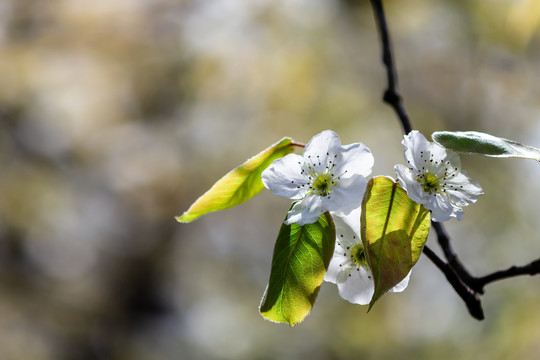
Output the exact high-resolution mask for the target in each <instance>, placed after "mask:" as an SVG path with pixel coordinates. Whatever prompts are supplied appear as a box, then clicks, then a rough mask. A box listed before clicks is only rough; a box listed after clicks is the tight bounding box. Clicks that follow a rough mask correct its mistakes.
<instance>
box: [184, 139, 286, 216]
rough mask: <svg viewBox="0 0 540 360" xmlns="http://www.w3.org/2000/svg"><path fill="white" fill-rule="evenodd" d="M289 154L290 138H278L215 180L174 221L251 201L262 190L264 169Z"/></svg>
mask: <svg viewBox="0 0 540 360" xmlns="http://www.w3.org/2000/svg"><path fill="white" fill-rule="evenodd" d="M292 151H293V145H292V139H291V138H287V137H285V138H283V139H281V140H280V141H278V142H277V143H275V144H274V145H272V146H270V147H269V148H267V149H266V150H264V151H262V152H260V153H259V154H257V155H255V156H253V157H252V158H250V159H248V160H247V161H246V162H244V163H243V164H242V165H240V166H238V167H237V168H235V169H233V170H232V171H230V172H229V173H228V174H227V175H225V176H224V177H222V178H221V179H219V180H218V181H217V182H216V183H215V184H214V185H213V186H212V187H211V188H210V190H208V191H207V192H206V193H204V194H203V195H202V196H201V197H200V198H198V199H197V201H195V202H194V203H193V205H191V206H190V208H189V209H188V210H187V211H186V212H185V213H183V214H182V216H177V217H176V220H177V221H179V222H183V223H187V222H191V221H193V220H195V219H197V218H199V217H201V216H203V215H205V214H208V213H210V212H213V211H218V210H223V209H228V208H231V207H233V206H236V205H238V204H240V203H242V202H244V201H246V200H248V199H250V198H252V197H253V196H255V195H256V194H257V193H258V192H259V191H261V190H262V189H263V188H264V185H263V183H262V180H261V173H262V172H263V171H264V169H266V168H267V167H268V166H269V165H270V164H271V163H272V162H273V161H274V160H276V159H279V158H281V157H283V156H285V155H287V154H290V153H291V152H292Z"/></svg>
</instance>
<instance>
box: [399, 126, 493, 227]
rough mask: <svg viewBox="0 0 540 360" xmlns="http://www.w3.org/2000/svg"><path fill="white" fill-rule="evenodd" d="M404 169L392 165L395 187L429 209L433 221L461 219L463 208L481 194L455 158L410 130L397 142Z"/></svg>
mask: <svg viewBox="0 0 540 360" xmlns="http://www.w3.org/2000/svg"><path fill="white" fill-rule="evenodd" d="M401 143H402V144H403V148H404V152H405V160H406V161H407V166H404V165H396V166H394V170H395V171H396V174H397V177H398V181H399V184H400V185H401V186H402V187H403V188H404V189H405V190H406V191H407V195H409V197H410V198H411V200H413V201H415V202H417V203H418V204H422V205H424V207H425V208H426V209H428V210H431V213H432V219H433V221H446V220H449V219H450V218H451V217H456V218H458V220H461V219H462V218H463V209H462V208H461V206H466V205H469V204H471V203H474V202H476V199H477V198H478V196H480V195H482V194H483V193H484V191H483V190H482V188H481V187H480V185H479V184H478V182H477V181H475V180H471V179H470V178H469V177H468V176H467V173H466V172H465V171H462V170H461V161H460V160H459V156H458V155H457V154H456V153H455V152H453V151H451V150H446V149H445V148H443V147H442V146H440V145H438V144H436V143H431V142H429V141H427V140H426V138H425V137H424V135H422V134H420V133H419V132H418V131H416V130H415V131H411V132H410V133H409V134H408V135H405V138H404V139H403V141H402V142H401Z"/></svg>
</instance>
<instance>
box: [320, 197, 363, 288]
mask: <svg viewBox="0 0 540 360" xmlns="http://www.w3.org/2000/svg"><path fill="white" fill-rule="evenodd" d="M361 212H362V209H361V208H358V209H355V210H353V211H351V212H350V213H349V215H346V216H341V215H338V214H336V213H333V212H331V213H330V214H331V215H332V220H333V221H334V226H335V228H336V245H335V247H334V256H333V257H332V259H331V260H330V265H328V270H327V271H326V274H325V276H324V280H325V281H328V282H331V283H334V284H337V278H338V274H339V273H340V272H342V271H343V270H344V268H343V266H340V265H343V264H344V261H345V259H346V257H345V253H346V252H347V250H346V249H347V247H349V248H351V247H353V246H354V245H356V244H357V243H360V242H362V239H361V238H360V215H361Z"/></svg>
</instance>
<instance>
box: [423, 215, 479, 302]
mask: <svg viewBox="0 0 540 360" xmlns="http://www.w3.org/2000/svg"><path fill="white" fill-rule="evenodd" d="M431 226H432V227H433V228H434V229H435V232H436V233H437V240H438V242H439V245H440V246H441V249H442V250H443V253H444V257H445V258H446V261H448V264H450V266H451V267H452V268H453V269H454V271H455V272H456V273H457V274H458V275H459V277H460V278H461V280H463V282H465V283H466V284H467V285H468V286H469V287H470V288H471V289H473V290H474V291H476V292H477V293H479V294H483V293H484V289H483V288H482V287H481V286H480V287H479V286H478V284H477V279H476V278H475V277H474V276H472V275H471V274H470V273H469V271H467V269H465V266H463V264H462V263H461V261H460V260H459V258H458V256H457V254H456V253H455V252H454V249H453V248H452V245H451V244H450V238H449V237H448V235H447V234H446V231H445V230H444V227H443V226H442V224H441V223H439V222H435V221H432V222H431Z"/></svg>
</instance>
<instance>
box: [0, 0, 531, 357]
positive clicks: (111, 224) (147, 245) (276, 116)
mask: <svg viewBox="0 0 540 360" xmlns="http://www.w3.org/2000/svg"><path fill="white" fill-rule="evenodd" d="M385 4H386V8H387V17H388V22H389V25H390V30H391V33H392V36H393V42H394V49H395V56H396V61H397V65H398V72H399V80H400V90H401V93H402V95H403V97H404V99H405V105H406V107H407V110H408V112H409V115H410V117H411V120H412V123H413V127H414V128H416V129H418V130H420V131H421V132H423V133H424V134H425V135H426V136H428V137H429V135H430V134H431V132H432V131H435V130H477V131H484V132H488V133H491V134H494V135H497V136H501V137H505V138H509V139H513V140H517V141H520V142H523V143H525V144H529V145H536V146H540V101H539V99H540V82H539V81H538V80H539V77H540V36H539V35H540V30H539V23H540V4H539V3H538V1H535V0H516V1H503V0H489V1H486V0H466V1H465V0H463V1H443V0H409V1H397V0H394V1H386V2H385ZM385 84H386V78H385V74H384V71H383V68H382V65H381V62H380V49H379V42H378V35H377V33H376V30H375V25H374V21H373V17H372V12H371V8H370V6H369V2H368V1H362V0H356V1H355V0H341V1H339V0H116V1H108V0H94V1H82V0H50V1H43V0H2V1H0V165H1V167H0V359H2V360H12V359H13V360H14V359H24V360H27V359H40V360H47V359H55V360H63V359H66V360H68V359H134V360H138V359H141V360H142V359H144V360H147V359H148V360H151V359H278V358H279V359H313V360H317V359H349V358H361V359H396V358H415V359H434V358H438V359H477V358H479V357H481V358H488V359H508V358H514V359H537V358H538V354H540V311H539V310H538V304H539V303H540V276H539V277H520V278H514V279H511V280H505V281H502V282H498V283H493V284H491V285H489V286H488V287H487V289H486V294H485V296H484V297H483V303H484V308H485V315H486V319H485V320H484V321H482V322H478V321H476V320H474V319H472V318H471V317H470V316H469V315H468V312H467V310H466V307H465V306H464V304H463V303H462V302H461V299H460V298H459V297H458V296H457V295H456V294H455V293H454V291H453V290H452V288H451V287H450V285H449V284H448V283H447V282H446V280H445V278H444V277H443V276H442V274H441V273H440V272H439V271H438V269H436V268H435V266H434V265H433V264H432V263H430V262H429V261H428V260H426V259H425V258H424V257H422V258H421V259H420V261H419V263H418V265H417V266H416V267H415V269H414V271H413V275H412V278H411V281H410V285H409V287H408V289H407V290H406V291H405V292H404V293H400V294H388V295H386V296H385V297H383V298H382V299H381V301H379V302H378V303H377V305H376V306H375V307H374V308H373V309H372V311H371V312H370V313H369V314H367V313H366V310H367V308H366V307H361V306H357V305H352V304H349V303H348V302H347V301H345V300H343V299H341V298H340V297H339V295H338V293H337V288H336V286H335V285H333V284H329V283H325V284H323V286H322V289H321V292H320V295H319V298H318V300H317V303H316V304H315V307H314V309H313V311H312V313H311V315H310V316H309V317H308V318H307V319H306V320H305V321H304V322H303V323H301V324H300V325H298V326H295V327H294V328H289V327H288V326H285V325H278V324H273V323H270V322H267V321H265V320H264V319H263V318H262V317H261V316H260V315H259V314H258V310H257V308H258V305H259V302H260V299H261V296H262V295H263V292H264V289H265V286H266V283H267V281H268V277H269V272H270V264H271V256H272V249H273V245H274V241H275V238H276V236H277V233H278V230H279V226H280V224H281V222H282V220H283V218H284V216H285V213H286V211H287V209H288V206H289V201H288V200H287V199H282V198H278V197H276V196H274V195H272V194H271V193H270V192H268V191H263V192H262V193H261V194H260V195H258V196H257V197H255V198H254V199H252V200H251V201H249V202H247V203H244V204H242V205H241V206H238V207H236V208H234V209H230V210H226V211H223V212H219V213H214V214H210V215H207V216H205V217H203V218H201V219H200V220H197V221H195V222H193V223H190V224H179V223H177V222H176V221H175V220H174V216H175V215H180V214H181V213H182V212H183V211H185V210H186V209H187V208H188V207H189V205H190V204H191V203H192V202H193V201H194V200H195V199H197V197H198V196H199V195H201V194H202V193H203V192H204V191H205V190H206V189H208V188H209V187H210V186H211V185H212V184H213V183H214V182H215V181H216V180H217V179H218V178H219V177H221V176H222V175H223V174H225V173H226V172H227V171H229V170H230V169H232V168H233V167H235V166H237V165H238V164H240V163H241V162H243V161H244V160H245V159H246V158H248V157H250V156H252V155H254V154H256V153H257V152H259V151H261V150H262V149H264V148H266V147H267V146H268V145H270V144H272V143H274V142H275V141H277V140H278V139H280V138H281V137H283V136H291V137H293V138H294V139H295V140H297V141H301V142H307V141H308V140H309V139H310V138H311V137H312V136H313V135H314V134H316V133H318V132H320V131H322V130H324V129H333V130H334V131H336V132H338V133H339V134H340V135H341V139H342V142H343V143H344V144H347V143H351V142H357V141H361V142H364V143H365V144H366V145H367V146H369V147H370V148H371V150H372V152H373V153H374V155H375V159H376V165H375V168H374V175H380V174H387V175H393V166H394V164H396V163H401V162H403V158H402V157H403V154H402V148H401V144H400V141H401V139H402V132H401V127H400V125H399V123H398V121H397V119H396V117H395V115H394V113H393V112H392V110H391V109H390V108H389V107H387V106H386V105H384V104H383V103H382V102H381V95H382V92H383V90H384V88H385ZM462 161H463V167H464V168H465V169H467V170H468V172H469V173H470V175H471V176H472V177H473V178H476V179H478V180H479V181H480V183H481V184H482V186H483V188H484V190H485V195H484V196H482V197H481V198H480V199H479V201H478V203H477V204H475V205H472V206H469V207H468V208H466V209H465V213H466V216H465V218H464V219H463V220H462V221H461V222H458V221H456V220H452V221H449V222H448V223H447V225H446V227H447V230H448V232H449V234H450V235H451V237H452V238H453V243H454V246H455V248H456V250H457V252H458V253H459V254H460V256H461V258H462V260H463V262H464V263H465V264H466V265H468V266H469V268H470V270H471V271H472V272H473V273H474V274H478V275H480V274H485V273H488V272H491V271H493V270H496V269H499V268H505V267H508V266H510V265H513V264H516V265H521V264H525V263H528V262H530V261H532V260H534V259H536V258H538V257H540V222H538V212H539V210H540V206H539V203H538V194H539V193H540V182H539V181H538V178H539V177H540V166H539V165H538V164H537V163H535V162H533V161H530V160H516V159H510V160H509V159H493V158H480V157H474V156H463V157H462ZM428 244H430V245H431V247H432V248H433V249H434V250H437V251H438V250H439V249H438V246H437V243H436V239H435V238H434V237H433V236H432V235H430V238H429V239H428ZM439 253H440V252H439Z"/></svg>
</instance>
